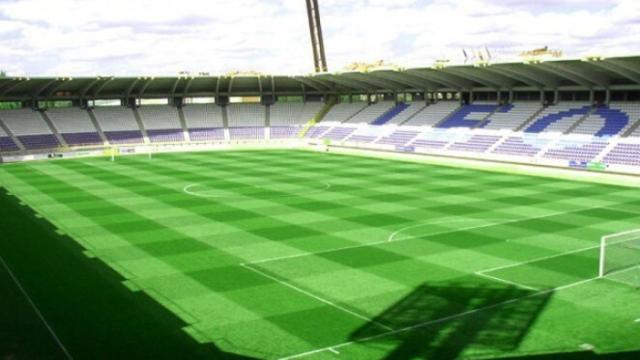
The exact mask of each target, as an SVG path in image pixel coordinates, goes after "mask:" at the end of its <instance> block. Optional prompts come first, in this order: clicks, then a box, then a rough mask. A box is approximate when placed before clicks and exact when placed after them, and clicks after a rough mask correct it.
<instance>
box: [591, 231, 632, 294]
mask: <svg viewBox="0 0 640 360" xmlns="http://www.w3.org/2000/svg"><path fill="white" fill-rule="evenodd" d="M621 273H628V276H625V277H632V278H638V277H639V276H638V275H639V274H640V229H635V230H629V231H624V232H620V233H616V234H610V235H606V236H603V237H602V239H601V240H600V269H599V272H598V275H599V276H600V277H605V276H610V275H614V274H621ZM634 283H635V281H634ZM638 285H640V283H639V284H638Z"/></svg>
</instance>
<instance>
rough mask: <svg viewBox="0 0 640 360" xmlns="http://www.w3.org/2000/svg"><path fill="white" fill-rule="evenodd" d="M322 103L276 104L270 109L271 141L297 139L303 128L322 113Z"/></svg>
mask: <svg viewBox="0 0 640 360" xmlns="http://www.w3.org/2000/svg"><path fill="white" fill-rule="evenodd" d="M323 106H324V104H323V103H322V102H306V103H275V104H273V105H271V106H270V108H269V111H270V112H269V124H270V129H269V131H270V137H271V139H289V138H295V137H297V136H298V134H299V133H300V131H301V129H302V126H303V125H305V124H307V123H309V122H310V121H311V120H313V119H314V118H315V117H316V115H317V114H318V113H319V112H320V110H321V109H322V107H323Z"/></svg>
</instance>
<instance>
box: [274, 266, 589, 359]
mask: <svg viewBox="0 0 640 360" xmlns="http://www.w3.org/2000/svg"><path fill="white" fill-rule="evenodd" d="M598 279H600V278H599V277H593V278H590V279H586V280H581V281H577V282H574V283H571V284H567V285H563V286H560V287H556V288H553V289H547V290H543V291H539V292H536V293H532V294H529V295H524V296H521V297H517V298H514V299H509V300H505V301H502V302H499V303H496V304H493V305H487V306H484V307H480V308H477V309H473V310H469V311H465V312H461V313H458V314H454V315H451V316H447V317H443V318H440V319H435V320H430V321H427V322H423V323H419V324H415V325H411V326H407V327H404V328H400V329H396V330H391V331H388V332H386V333H382V334H378V335H373V336H369V337H365V338H362V339H358V340H352V341H348V342H344V343H341V344H336V345H332V346H328V347H324V348H319V349H315V350H311V351H307V352H303V353H299V354H295V355H290V356H286V357H282V358H280V359H278V360H291V359H299V358H303V357H306V356H309V355H313V354H317V353H321V352H324V351H332V350H330V349H333V350H334V351H335V350H336V349H340V348H343V347H346V346H349V345H353V344H356V343H363V342H368V341H372V340H377V339H380V338H384V337H387V336H390V335H395V334H398V333H403V332H407V331H412V330H415V329H419V328H423V327H426V326H429V325H433V324H438V323H443V322H447V321H449V320H454V319H458V318H462V317H465V316H469V315H474V314H476V313H479V312H483V311H487V310H491V309H495V308H498V307H501V306H504V305H508V304H513V303H516V302H518V301H520V300H524V299H527V298H531V297H536V296H540V295H546V294H549V293H553V292H556V291H561V290H566V289H569V288H572V287H576V286H579V285H582V284H586V283H588V282H591V281H594V280H598Z"/></svg>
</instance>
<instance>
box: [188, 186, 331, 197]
mask: <svg viewBox="0 0 640 360" xmlns="http://www.w3.org/2000/svg"><path fill="white" fill-rule="evenodd" d="M318 183H320V184H323V187H322V188H320V189H315V190H310V191H304V192H296V193H290V194H283V195H271V196H267V198H283V197H296V196H304V195H311V194H316V193H319V192H324V191H327V190H329V189H330V188H331V184H329V183H327V182H318ZM199 185H201V184H199V183H193V184H189V185H186V186H185V187H183V188H182V191H183V192H184V193H185V194H187V195H191V196H196V197H200V198H205V199H213V198H218V199H233V198H240V197H244V195H240V194H238V195H233V194H229V195H215V194H213V195H211V194H201V193H199V192H197V191H193V190H191V189H192V188H193V187H196V186H199ZM253 187H254V188H256V189H265V187H263V186H259V185H253ZM266 190H268V189H266Z"/></svg>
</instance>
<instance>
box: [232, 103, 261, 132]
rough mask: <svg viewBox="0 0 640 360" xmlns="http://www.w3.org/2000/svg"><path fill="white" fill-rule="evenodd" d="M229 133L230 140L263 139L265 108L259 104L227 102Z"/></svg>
mask: <svg viewBox="0 0 640 360" xmlns="http://www.w3.org/2000/svg"><path fill="white" fill-rule="evenodd" d="M227 114H228V116H229V135H230V137H231V139H232V140H241V139H246V140H248V139H263V138H264V127H265V115H266V108H265V107H264V106H263V105H260V104H229V105H228V106H227Z"/></svg>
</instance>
